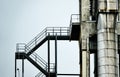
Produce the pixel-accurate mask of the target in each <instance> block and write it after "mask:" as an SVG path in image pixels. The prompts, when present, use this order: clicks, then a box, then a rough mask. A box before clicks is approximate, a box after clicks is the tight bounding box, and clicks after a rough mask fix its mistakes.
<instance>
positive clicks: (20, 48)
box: [16, 43, 26, 52]
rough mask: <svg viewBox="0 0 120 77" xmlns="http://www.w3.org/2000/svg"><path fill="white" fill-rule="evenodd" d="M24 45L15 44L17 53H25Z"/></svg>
mask: <svg viewBox="0 0 120 77" xmlns="http://www.w3.org/2000/svg"><path fill="white" fill-rule="evenodd" d="M25 50H26V44H25V43H17V44H16V51H17V52H25Z"/></svg>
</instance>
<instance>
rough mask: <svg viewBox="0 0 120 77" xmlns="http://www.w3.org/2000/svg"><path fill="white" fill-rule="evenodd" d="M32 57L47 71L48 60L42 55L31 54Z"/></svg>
mask: <svg viewBox="0 0 120 77" xmlns="http://www.w3.org/2000/svg"><path fill="white" fill-rule="evenodd" d="M30 57H31V58H32V59H33V60H34V61H35V62H36V63H37V64H38V65H40V66H41V67H42V68H43V69H44V70H46V71H47V69H46V68H47V67H48V66H47V62H45V61H44V60H43V59H42V58H41V57H40V56H38V55H35V54H31V55H30Z"/></svg>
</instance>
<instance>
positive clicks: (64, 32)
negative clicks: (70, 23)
mask: <svg viewBox="0 0 120 77" xmlns="http://www.w3.org/2000/svg"><path fill="white" fill-rule="evenodd" d="M69 32H70V30H69V28H68V27H47V28H45V29H44V30H43V31H42V32H40V33H39V34H38V35H37V36H36V37H34V38H33V39H32V40H31V41H30V42H29V43H27V44H24V46H22V44H21V43H19V44H17V45H16V50H17V51H18V50H19V51H20V48H21V46H22V48H23V49H21V50H22V51H25V52H26V53H28V52H29V51H30V50H31V49H33V48H34V47H35V46H36V45H37V44H38V43H39V42H41V41H42V40H43V39H44V38H45V37H47V36H48V34H49V35H50V36H55V35H56V34H57V35H58V36H69ZM24 49H25V50H24Z"/></svg>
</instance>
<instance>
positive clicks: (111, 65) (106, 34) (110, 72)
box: [97, 13, 118, 77]
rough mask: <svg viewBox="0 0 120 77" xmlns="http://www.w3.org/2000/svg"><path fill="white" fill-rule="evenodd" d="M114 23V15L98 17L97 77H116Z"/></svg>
mask: <svg viewBox="0 0 120 77" xmlns="http://www.w3.org/2000/svg"><path fill="white" fill-rule="evenodd" d="M115 22H116V15H115V14H109V13H99V15H98V25H97V34H98V35H97V38H98V54H97V55H98V77H118V75H117V71H116V69H117V56H116V38H115V37H116V33H115Z"/></svg>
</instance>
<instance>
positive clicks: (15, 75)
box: [15, 54, 17, 77]
mask: <svg viewBox="0 0 120 77" xmlns="http://www.w3.org/2000/svg"><path fill="white" fill-rule="evenodd" d="M16 68H17V61H16V54H15V77H17V76H16Z"/></svg>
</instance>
